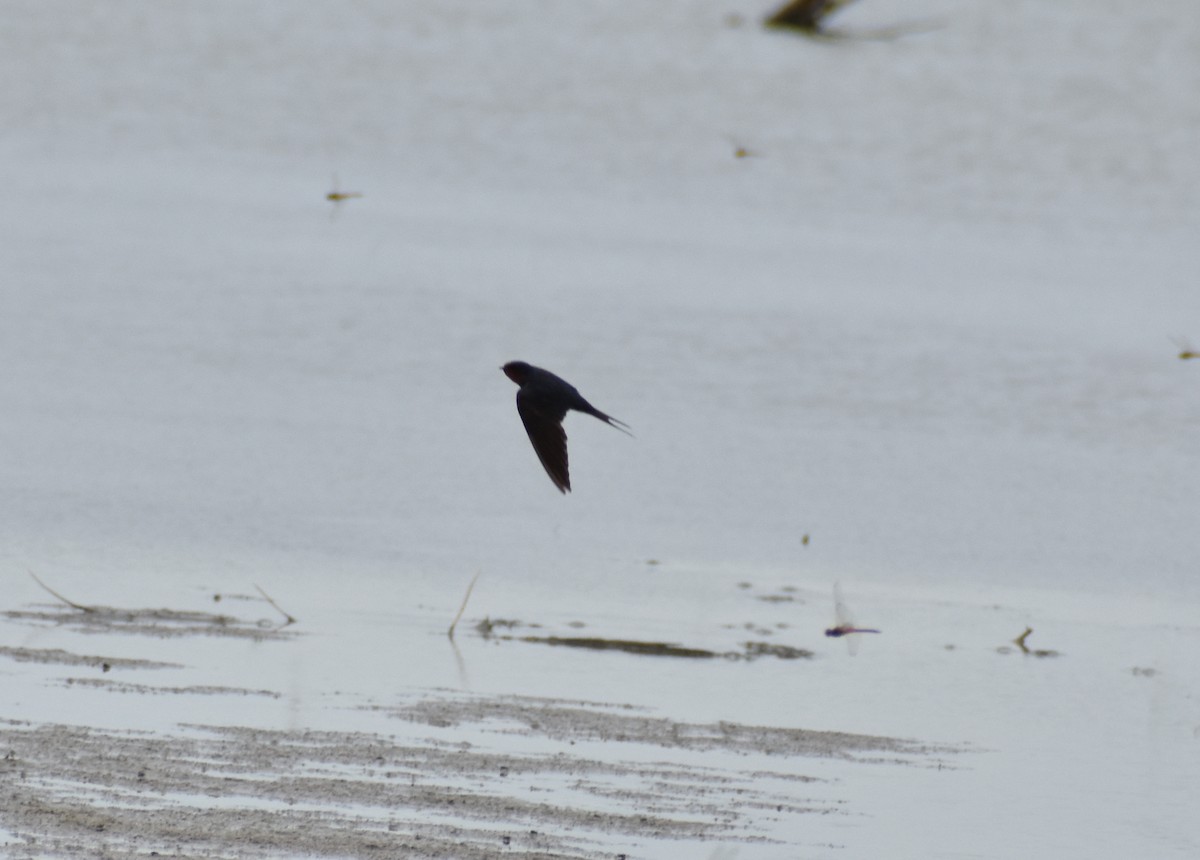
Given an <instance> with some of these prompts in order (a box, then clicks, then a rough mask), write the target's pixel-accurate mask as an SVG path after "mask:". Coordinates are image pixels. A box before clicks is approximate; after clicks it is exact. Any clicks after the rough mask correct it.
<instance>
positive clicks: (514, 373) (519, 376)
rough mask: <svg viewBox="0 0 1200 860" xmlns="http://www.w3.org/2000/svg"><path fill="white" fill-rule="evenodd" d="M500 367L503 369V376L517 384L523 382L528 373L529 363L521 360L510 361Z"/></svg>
mask: <svg viewBox="0 0 1200 860" xmlns="http://www.w3.org/2000/svg"><path fill="white" fill-rule="evenodd" d="M500 369H501V370H503V371H504V375H505V376H507V377H508V378H509V379H511V380H512V381H513V382H515V383H517V385H522V384H524V382H525V377H526V376H528V375H529V365H528V364H526V363H525V362H523V361H510V362H509V363H508V364H506V365H504V367H502V368H500Z"/></svg>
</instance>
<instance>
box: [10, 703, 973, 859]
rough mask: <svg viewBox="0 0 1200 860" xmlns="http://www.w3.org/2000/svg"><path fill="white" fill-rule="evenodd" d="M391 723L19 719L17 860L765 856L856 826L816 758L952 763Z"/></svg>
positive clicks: (817, 748) (415, 716) (461, 720)
mask: <svg viewBox="0 0 1200 860" xmlns="http://www.w3.org/2000/svg"><path fill="white" fill-rule="evenodd" d="M373 710H377V711H382V712H383V713H384V714H386V715H387V716H389V717H392V718H394V719H395V720H396V721H397V727H398V729H400V730H401V731H399V732H398V733H397V734H382V733H370V732H336V731H310V730H294V731H286V730H262V729H249V728H239V727H236V726H182V727H180V729H179V730H178V732H175V733H171V734H169V735H167V734H150V733H136V732H120V731H100V730H96V729H90V728H86V727H80V726H69V725H58V724H40V725H37V724H30V723H25V722H20V721H6V722H4V723H2V724H0V756H2V761H0V782H2V783H3V788H2V790H3V792H4V794H5V797H6V801H5V803H4V804H3V806H2V807H0V828H3V829H4V830H6V831H8V832H9V833H10V834H12V838H11V839H10V841H9V844H8V845H7V846H4V847H3V849H2V850H3V853H4V854H5V855H6V856H14V857H18V856H32V855H34V854H36V855H37V856H42V857H47V856H67V855H76V854H78V853H80V852H85V853H88V854H90V855H96V854H103V855H104V856H106V857H133V856H142V857H144V856H147V855H148V854H150V853H151V852H158V853H159V854H172V855H179V856H189V857H225V856H238V857H284V856H296V855H300V854H304V855H311V856H329V857H333V856H338V857H378V856H405V857H414V858H426V857H428V858H434V857H454V858H462V860H474V858H480V860H482V858H485V857H496V856H499V855H501V854H502V855H503V856H506V857H519V858H551V857H554V858H579V859H580V860H593V858H601V857H605V858H610V860H611V858H613V857H615V856H617V855H618V854H627V855H628V856H629V857H636V856H638V855H639V846H645V845H646V844H647V843H652V842H655V841H658V840H670V841H681V840H682V841H691V840H695V841H699V842H710V843H731V844H734V843H739V842H762V841H767V840H768V837H767V835H766V834H765V832H764V831H763V830H762V825H761V821H762V814H763V810H770V817H771V818H776V819H777V818H780V817H789V816H804V815H810V814H844V812H843V805H842V803H841V802H840V801H838V800H835V799H830V792H829V791H828V785H824V781H822V780H816V779H814V778H813V777H812V776H810V775H807V774H805V773H804V762H805V760H806V758H807V757H811V756H838V757H842V758H846V759H851V760H855V761H857V762H859V763H860V764H858V765H854V766H880V763H881V762H882V761H884V760H886V761H887V762H889V763H890V766H896V765H897V764H912V765H918V766H923V765H933V764H935V763H941V762H942V761H943V760H944V758H945V757H946V756H950V755H952V754H953V750H951V749H949V748H944V747H930V746H926V745H921V744H916V743H912V742H907V741H902V740H896V739H890V738H875V737H867V736H860V735H849V734H840V733H828V732H805V731H802V730H797V729H773V728H766V727H755V726H744V725H737V724H731V723H718V724H712V725H699V724H689V723H682V722H676V721H673V720H669V719H665V718H662V717H657V716H654V715H653V714H648V713H645V712H643V711H641V710H639V709H635V708H632V707H628V706H614V705H601V704H594V703H584V702H566V701H557V700H542V699H528V698H519V697H511V698H510V697H499V698H494V697H473V696H465V695H454V694H451V695H444V696H443V695H440V694H439V695H435V696H431V697H428V698H422V699H419V700H416V701H413V702H410V703H407V704H403V705H400V706H395V707H386V708H385V707H376V708H373ZM426 733H427V734H428V736H423V735H424V734H426ZM514 736H515V737H516V738H519V741H518V742H517V743H515V744H514V742H513V740H512V738H513V737H514ZM514 746H515V747H516V749H513V747H514ZM647 748H651V754H649V755H648V754H647V752H646V750H647ZM653 749H658V750H660V754H659V755H654V754H653ZM677 750H687V751H690V752H689V753H688V756H687V760H686V761H683V760H680V759H681V758H683V757H682V756H678V755H676V756H675V757H674V760H672V755H671V752H672V751H677ZM696 750H705V751H713V752H722V751H723V752H728V753H735V754H737V755H740V756H747V754H753V753H759V754H766V755H770V756H771V762H770V768H769V769H768V768H764V767H763V766H762V759H761V757H758V756H755V757H754V760H755V761H756V762H757V764H755V765H752V766H747V767H746V768H745V769H740V768H738V767H733V768H730V767H729V766H728V762H729V758H728V757H724V758H721V759H719V760H718V759H713V760H711V761H708V760H706V761H705V762H704V763H703V764H699V763H697V761H698V760H697V759H696V757H695V755H694V751H696ZM822 785H824V788H822Z"/></svg>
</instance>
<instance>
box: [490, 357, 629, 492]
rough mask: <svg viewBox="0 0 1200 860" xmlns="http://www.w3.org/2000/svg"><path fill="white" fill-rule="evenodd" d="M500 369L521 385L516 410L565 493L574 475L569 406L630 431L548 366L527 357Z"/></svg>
mask: <svg viewBox="0 0 1200 860" xmlns="http://www.w3.org/2000/svg"><path fill="white" fill-rule="evenodd" d="M500 369H501V370H503V371H504V375H505V376H507V377H508V378H509V379H511V380H512V381H513V382H515V383H516V384H517V385H518V386H520V387H519V388H518V389H517V412H518V413H519V414H520V416H521V422H522V423H523V424H524V425H525V432H526V433H528V434H529V441H530V442H532V443H533V450H534V451H536V452H537V455H538V459H539V460H541V461H542V465H543V466H544V467H545V469H546V474H547V475H549V476H550V480H551V481H553V482H554V486H556V487H558V490H559V492H560V493H563V494H566V493H568V492H570V490H571V476H570V474H569V473H568V471H567V434H566V432H565V431H564V430H563V426H562V422H563V418H565V417H566V415H567V411H568V410H571V409H574V410H575V411H576V412H585V413H587V414H588V415H593V416H595V417H596V418H599V419H600V420H601V421H603V422H604V423H605V424H609V425H611V426H613V427H616V428H617V429H618V430H620V431H621V432H622V433H629V425H628V424H626V423H625V422H623V421H618V420H617V419H616V418H613V417H612V416H611V415H605V414H604V413H603V412H601V411H600V410H599V409H597V408H596V407H595V406H593V405H592V404H590V403H588V402H587V401H586V400H584V399H583V395H582V394H580V393H579V392H578V391H577V390H576V389H575V386H574V385H572V384H571V383H569V382H567V381H566V380H565V379H560V378H559V377H557V376H555V375H554V374H553V373H551V372H550V371H548V370H542V368H540V367H534V366H533V365H532V364H526V363H525V362H524V361H510V362H509V363H508V364H506V365H504V366H503V367H502V368H500ZM629 435H630V436H632V435H633V434H632V433H629Z"/></svg>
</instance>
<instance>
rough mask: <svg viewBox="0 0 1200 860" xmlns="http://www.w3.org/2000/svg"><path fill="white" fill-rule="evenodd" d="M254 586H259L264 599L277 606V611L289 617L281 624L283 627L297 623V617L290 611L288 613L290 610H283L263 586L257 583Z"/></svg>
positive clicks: (259, 591)
mask: <svg viewBox="0 0 1200 860" xmlns="http://www.w3.org/2000/svg"><path fill="white" fill-rule="evenodd" d="M254 587H255V588H257V589H258V593H259V594H261V595H262V596H263V600H265V601H267V603H269V604H271V606H273V607H274V608H275V610H276V611H277V612H278V613H279V614H280V615H282V616H283V617H284V618H286V619H287V620H286V621H284V622H283V624H282V625H280V626H281V627H287V626H288V625H289V624H295V623H296V619H295V617H294V616H292V615H291V614H290V613H288V612H284V611H283V610H282V609H281V608H280V606H279V604H278V603H276V602H275V601H274V600H272V599H271V595H269V594H267V593H266V592H265V591H263V590H262V588H260V587H259V586H258V585H255V586H254Z"/></svg>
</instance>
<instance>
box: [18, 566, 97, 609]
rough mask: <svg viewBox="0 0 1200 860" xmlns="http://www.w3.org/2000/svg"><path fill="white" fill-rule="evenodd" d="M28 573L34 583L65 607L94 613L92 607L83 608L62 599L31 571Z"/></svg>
mask: <svg viewBox="0 0 1200 860" xmlns="http://www.w3.org/2000/svg"><path fill="white" fill-rule="evenodd" d="M28 573H29V575H30V576H32V577H33V581H34V582H36V583H37V584H38V585H40V586H41V587H42V588H44V589H46V591H48V592H50V593H51V594H53V595H54V596H55V597H57V598H58V599H59V600H61V601H62V602H63V603H65V604H67V606H69V607H71V608H72V609H78V610H79V611H80V612H95V611H96V608H95V607H94V606H84V605H83V604H82V603H76V602H75V601H74V600H68V599H67V598H65V597H63V596H62V595H61V594H59V593H58V592H57V591H55V590H54V589H53V588H51V587H50V586H48V585H46V583H44V582H42V581H41V580H40V579H38V576H37V574H36V573H34V572H33V571H32V570H31V571H29V572H28Z"/></svg>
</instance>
